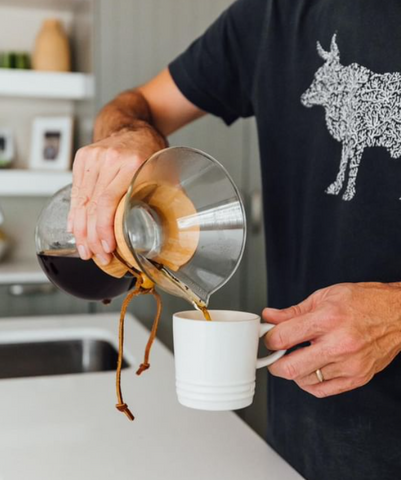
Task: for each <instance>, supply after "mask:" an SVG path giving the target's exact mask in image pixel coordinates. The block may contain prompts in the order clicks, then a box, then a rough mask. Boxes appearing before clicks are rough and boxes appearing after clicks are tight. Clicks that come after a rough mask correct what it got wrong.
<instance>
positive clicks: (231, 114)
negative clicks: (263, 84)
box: [169, 0, 267, 125]
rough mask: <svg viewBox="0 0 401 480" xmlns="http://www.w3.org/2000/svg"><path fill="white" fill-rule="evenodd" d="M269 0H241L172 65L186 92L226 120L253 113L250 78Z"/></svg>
mask: <svg viewBox="0 0 401 480" xmlns="http://www.w3.org/2000/svg"><path fill="white" fill-rule="evenodd" d="M266 3H267V0H237V1H236V2H235V3H234V4H233V5H231V7H230V8H228V9H227V10H226V11H225V12H223V14H222V15H221V16H220V17H219V18H218V19H217V20H216V21H215V22H214V23H213V24H212V25H211V26H210V27H209V28H208V30H207V31H206V32H205V33H204V34H203V35H202V36H201V37H200V38H198V39H197V40H195V42H193V43H192V45H191V46H190V47H189V48H188V49H187V50H186V51H185V52H184V53H182V54H181V55H180V56H179V57H177V58H176V59H175V60H174V61H173V62H171V63H170V65H169V70H170V74H171V76H172V78H173V80H174V82H175V83H176V85H177V87H178V88H179V89H180V91H181V92H182V93H183V95H184V96H185V97H186V98H187V99H188V100H189V101H190V102H191V103H193V104H194V105H196V106H197V107H198V108H200V109H201V110H204V111H205V112H208V113H211V114H213V115H216V116H218V117H221V118H222V119H223V120H224V121H225V122H226V123H227V125H229V124H231V123H233V122H234V121H235V120H236V119H237V118H239V117H249V116H252V115H253V114H254V110H253V105H252V78H253V73H254V70H255V67H256V58H257V50H258V46H259V43H260V40H261V34H262V25H263V18H264V16H265V9H266Z"/></svg>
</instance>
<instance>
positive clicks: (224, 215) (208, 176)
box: [36, 147, 246, 308]
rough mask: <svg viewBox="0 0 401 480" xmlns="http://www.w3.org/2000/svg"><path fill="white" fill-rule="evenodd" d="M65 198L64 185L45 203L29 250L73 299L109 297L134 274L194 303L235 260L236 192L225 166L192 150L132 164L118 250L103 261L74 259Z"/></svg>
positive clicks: (240, 222) (240, 227)
mask: <svg viewBox="0 0 401 480" xmlns="http://www.w3.org/2000/svg"><path fill="white" fill-rule="evenodd" d="M70 196H71V185H70V186H67V187H65V188H63V189H62V190H60V191H59V192H57V193H56V194H55V195H54V196H53V197H52V198H51V199H50V201H49V202H48V204H47V205H46V206H45V207H44V209H43V211H42V213H41V215H40V217H39V220H38V223H37V227H36V253H37V255H38V259H39V262H40V264H41V266H42V268H43V270H44V272H45V273H46V275H47V277H48V278H49V279H50V280H51V281H52V282H53V283H54V284H56V285H57V286H58V287H59V288H60V289H62V290H64V291H66V292H68V293H70V294H72V295H75V296H77V297H81V298H84V299H87V300H90V301H97V300H103V301H109V300H110V299H112V298H114V297H116V296H118V295H121V294H123V293H125V292H127V291H129V290H130V289H131V288H133V286H134V285H135V283H136V282H137V280H138V278H139V277H140V278H141V282H142V285H143V286H145V287H146V286H147V287H148V288H149V287H150V286H151V285H153V284H155V285H156V286H157V287H160V288H161V289H163V290H165V291H166V292H168V293H170V294H172V295H176V296H179V297H183V298H185V299H186V300H188V301H189V302H191V303H192V304H194V305H195V306H197V307H198V308H199V307H202V306H206V305H207V304H208V301H209V298H210V295H211V294H212V293H213V292H215V291H216V290H217V289H219V288H220V287H221V286H222V285H224V284H225V283H226V282H227V281H228V280H229V279H230V278H231V276H232V275H233V273H234V272H235V270H236V269H237V267H238V265H239V262H240V260H241V257H242V254H243V251H244V246H245V239H246V220H245V212H244V206H243V203H242V201H241V197H240V194H239V192H238V189H237V187H236V186H235V184H234V182H233V181H232V179H231V178H230V176H229V174H228V173H227V171H226V170H225V168H224V167H223V166H222V165H221V164H220V163H218V162H217V161H216V160H215V159H214V158H212V157H211V156H210V155H207V154H206V153H204V152H201V151H199V150H195V149H192V148H186V147H172V148H166V149H164V150H161V151H159V152H157V153H155V154H154V155H153V156H152V157H150V158H149V159H148V160H147V161H146V162H145V163H144V164H143V165H142V166H141V167H140V168H139V170H138V171H137V172H136V174H135V176H134V177H133V179H132V182H131V186H130V188H129V190H128V192H127V194H126V195H125V196H124V197H123V198H122V200H121V202H120V204H119V207H118V209H117V212H116V216H115V222H114V228H115V237H116V242H117V249H116V251H115V252H114V256H113V260H112V262H111V263H110V264H109V265H107V266H102V265H100V264H96V263H95V261H92V260H89V261H83V260H81V259H80V258H79V255H78V252H77V248H76V244H75V238H74V236H73V235H72V234H71V233H68V232H67V216H68V212H69V209H70ZM133 273H135V275H133ZM138 276H139V277H138Z"/></svg>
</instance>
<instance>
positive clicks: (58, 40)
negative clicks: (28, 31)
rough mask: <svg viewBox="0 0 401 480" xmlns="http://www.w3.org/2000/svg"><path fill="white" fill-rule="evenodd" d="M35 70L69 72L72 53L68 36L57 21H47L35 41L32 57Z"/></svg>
mask: <svg viewBox="0 0 401 480" xmlns="http://www.w3.org/2000/svg"><path fill="white" fill-rule="evenodd" d="M32 64H33V68H34V70H44V71H51V72H69V71H70V70H71V52H70V47H69V43H68V38H67V35H66V33H65V31H64V28H63V26H62V24H61V22H60V20H57V19H48V20H45V21H44V23H43V25H42V28H41V30H40V32H39V33H38V35H37V37H36V41H35V48H34V52H33V57H32Z"/></svg>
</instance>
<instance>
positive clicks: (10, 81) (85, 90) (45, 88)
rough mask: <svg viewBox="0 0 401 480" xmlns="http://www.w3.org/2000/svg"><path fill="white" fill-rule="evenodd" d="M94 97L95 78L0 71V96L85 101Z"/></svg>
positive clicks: (85, 75) (49, 73)
mask: <svg viewBox="0 0 401 480" xmlns="http://www.w3.org/2000/svg"><path fill="white" fill-rule="evenodd" d="M93 95H94V78H93V75H89V74H84V73H59V72H37V71H33V70H13V69H0V96H3V97H24V98H49V99H60V100H84V99H89V98H92V97H93Z"/></svg>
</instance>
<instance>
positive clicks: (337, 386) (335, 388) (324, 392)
mask: <svg viewBox="0 0 401 480" xmlns="http://www.w3.org/2000/svg"><path fill="white" fill-rule="evenodd" d="M365 383H367V382H366V381H364V380H362V379H355V378H334V379H333V380H328V381H327V382H322V383H318V384H316V385H309V386H305V387H301V388H302V390H305V392H308V393H310V394H311V395H313V396H315V397H317V398H325V397H330V396H332V395H338V394H340V393H344V392H348V391H350V390H354V389H355V388H358V387H362V386H363V385H365Z"/></svg>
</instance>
